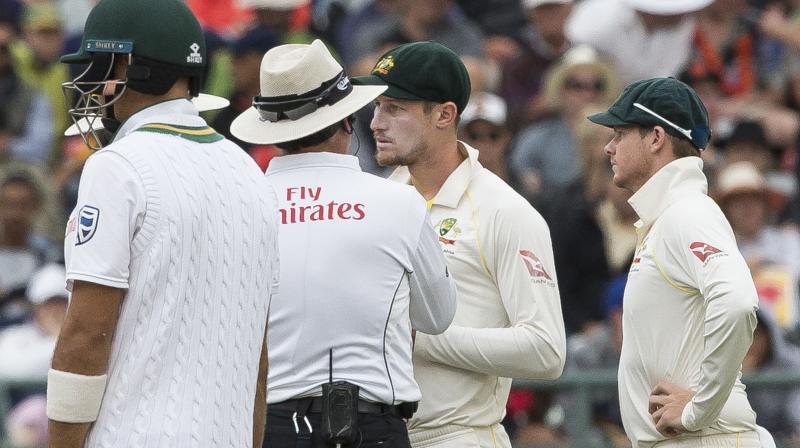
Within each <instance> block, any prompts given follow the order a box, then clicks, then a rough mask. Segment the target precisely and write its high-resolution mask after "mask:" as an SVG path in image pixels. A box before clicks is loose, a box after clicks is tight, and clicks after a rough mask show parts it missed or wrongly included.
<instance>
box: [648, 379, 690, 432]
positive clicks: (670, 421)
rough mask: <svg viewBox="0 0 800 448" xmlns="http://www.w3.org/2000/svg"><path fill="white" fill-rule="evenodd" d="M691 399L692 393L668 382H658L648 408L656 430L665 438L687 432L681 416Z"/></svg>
mask: <svg viewBox="0 0 800 448" xmlns="http://www.w3.org/2000/svg"><path fill="white" fill-rule="evenodd" d="M692 397H694V392H693V391H691V390H689V389H686V388H683V387H681V386H678V385H677V384H673V383H670V382H669V381H664V380H662V381H659V383H658V384H656V387H654V388H653V391H652V392H651V393H650V406H649V408H648V412H650V415H652V416H653V422H655V424H656V430H658V432H659V433H661V434H662V435H664V436H665V437H667V438H672V437H676V436H678V435H680V434H683V433H685V432H687V431H686V428H684V427H683V424H682V423H681V415H682V414H683V408H685V407H686V404H687V403H689V402H690V401H692Z"/></svg>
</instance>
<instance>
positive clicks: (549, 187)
mask: <svg viewBox="0 0 800 448" xmlns="http://www.w3.org/2000/svg"><path fill="white" fill-rule="evenodd" d="M617 91H618V84H617V78H616V76H615V74H614V71H613V69H612V68H611V67H610V66H609V65H607V64H606V63H604V62H603V61H601V60H600V59H599V58H598V56H597V53H596V52H595V51H594V50H593V49H592V48H590V47H587V46H581V47H576V48H573V49H571V50H570V51H568V52H567V53H566V54H565V55H564V57H563V58H562V60H561V61H560V62H559V63H558V64H557V65H555V66H553V67H552V68H551V70H550V71H549V72H548V74H547V77H546V81H545V92H544V95H545V99H546V102H547V106H548V110H549V115H548V116H547V118H544V119H542V120H541V121H539V122H537V123H534V124H533V125H531V126H529V127H527V128H526V129H524V130H523V131H521V132H520V134H519V135H518V136H517V139H516V141H515V142H514V144H513V145H512V149H511V154H510V160H509V166H510V169H511V174H512V176H513V177H514V179H516V181H517V182H518V183H519V185H520V191H521V193H522V195H523V196H525V197H526V198H527V199H528V200H529V201H531V202H532V203H533V204H534V206H536V208H537V209H538V210H539V212H541V213H542V214H543V215H544V216H545V218H547V217H548V213H549V208H550V207H552V206H553V205H554V204H552V200H553V198H554V197H555V195H558V194H559V192H560V191H563V190H565V189H566V188H567V187H569V186H570V185H572V184H574V183H575V182H576V181H577V180H578V179H579V178H580V176H581V160H580V157H581V155H580V151H579V149H578V148H577V145H576V140H575V131H574V129H575V127H576V126H577V125H578V124H579V123H582V122H583V121H585V116H583V115H582V114H581V112H582V111H583V109H584V108H585V107H586V106H588V105H590V104H595V103H601V104H604V103H608V102H610V101H611V100H613V98H614V97H615V96H616V94H617Z"/></svg>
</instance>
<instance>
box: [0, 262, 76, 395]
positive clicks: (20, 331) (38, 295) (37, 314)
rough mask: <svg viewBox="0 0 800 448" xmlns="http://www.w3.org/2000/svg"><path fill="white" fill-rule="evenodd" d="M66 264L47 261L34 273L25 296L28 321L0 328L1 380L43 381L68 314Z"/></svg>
mask: <svg viewBox="0 0 800 448" xmlns="http://www.w3.org/2000/svg"><path fill="white" fill-rule="evenodd" d="M65 282H66V280H65V274H64V266H61V265H60V264H47V265H45V266H43V267H41V268H40V269H39V270H38V271H36V272H34V274H33V276H32V277H31V281H30V282H29V283H28V288H27V290H26V294H25V295H26V296H27V298H28V301H29V302H30V303H31V305H32V307H33V312H32V319H31V320H30V321H29V322H25V323H22V324H20V325H15V326H13V327H9V328H6V329H4V330H2V331H0V379H15V380H35V381H44V380H45V379H46V378H47V371H48V370H49V369H50V360H51V359H52V357H53V348H55V346H56V338H58V332H59V331H60V330H61V325H62V324H63V322H64V316H65V315H66V314H67V296H68V294H69V293H68V292H67V290H66V289H65V287H64V285H65V284H66V283H65Z"/></svg>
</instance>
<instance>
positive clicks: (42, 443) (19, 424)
mask: <svg viewBox="0 0 800 448" xmlns="http://www.w3.org/2000/svg"><path fill="white" fill-rule="evenodd" d="M5 426H6V431H7V433H8V443H9V448H46V447H47V398H45V396H44V395H41V394H37V395H32V396H30V397H28V398H26V399H24V400H22V401H21V402H20V403H19V404H17V405H16V406H14V407H13V408H12V409H11V411H10V412H9V413H8V418H7V420H6V422H5Z"/></svg>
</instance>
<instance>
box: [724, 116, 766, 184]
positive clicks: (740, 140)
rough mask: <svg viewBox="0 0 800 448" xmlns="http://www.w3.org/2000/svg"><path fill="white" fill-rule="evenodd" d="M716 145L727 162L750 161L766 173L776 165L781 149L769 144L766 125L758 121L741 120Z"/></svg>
mask: <svg viewBox="0 0 800 448" xmlns="http://www.w3.org/2000/svg"><path fill="white" fill-rule="evenodd" d="M716 146H717V148H718V149H719V152H720V153H721V155H722V156H723V157H724V158H725V163H727V164H732V163H737V162H750V163H752V164H753V165H754V166H755V168H756V169H757V170H758V171H759V172H761V173H766V172H769V171H772V170H773V169H775V167H776V162H777V160H778V158H779V157H780V153H781V149H780V148H775V147H774V146H771V145H770V144H769V141H768V140H767V136H766V133H765V132H764V127H763V126H761V124H760V123H759V122H758V121H752V120H740V121H738V122H736V123H735V124H734V127H733V129H732V130H731V131H730V132H729V133H728V134H727V135H726V134H723V135H721V136H720V138H719V139H717V142H716Z"/></svg>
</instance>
